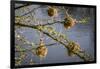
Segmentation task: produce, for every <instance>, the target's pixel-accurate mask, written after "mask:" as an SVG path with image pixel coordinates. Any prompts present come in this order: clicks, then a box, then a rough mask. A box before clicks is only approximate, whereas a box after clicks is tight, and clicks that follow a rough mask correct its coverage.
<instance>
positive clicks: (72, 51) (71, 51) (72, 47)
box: [68, 41, 81, 56]
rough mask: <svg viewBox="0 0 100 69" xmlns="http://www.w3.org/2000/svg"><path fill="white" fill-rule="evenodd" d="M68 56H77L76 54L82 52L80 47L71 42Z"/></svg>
mask: <svg viewBox="0 0 100 69" xmlns="http://www.w3.org/2000/svg"><path fill="white" fill-rule="evenodd" d="M68 48H69V49H68V55H69V56H75V53H77V52H79V51H81V48H80V45H79V44H78V43H76V42H73V41H71V42H69V43H68Z"/></svg>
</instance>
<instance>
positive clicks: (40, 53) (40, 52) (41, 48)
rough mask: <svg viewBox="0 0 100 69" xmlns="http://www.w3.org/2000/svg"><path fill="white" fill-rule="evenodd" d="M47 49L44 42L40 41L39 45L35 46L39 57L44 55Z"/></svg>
mask: <svg viewBox="0 0 100 69" xmlns="http://www.w3.org/2000/svg"><path fill="white" fill-rule="evenodd" d="M47 53H48V49H47V48H46V46H45V44H44V42H42V41H41V42H40V44H39V46H38V47H37V48H36V55H37V56H39V57H40V58H44V57H46V55H47Z"/></svg>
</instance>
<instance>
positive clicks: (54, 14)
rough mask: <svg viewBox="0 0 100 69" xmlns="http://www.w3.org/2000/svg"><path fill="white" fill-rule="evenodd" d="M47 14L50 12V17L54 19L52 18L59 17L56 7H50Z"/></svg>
mask: <svg viewBox="0 0 100 69" xmlns="http://www.w3.org/2000/svg"><path fill="white" fill-rule="evenodd" d="M47 12H48V15H49V16H50V17H52V16H57V13H58V12H57V9H56V8H54V7H49V9H48V10H47Z"/></svg>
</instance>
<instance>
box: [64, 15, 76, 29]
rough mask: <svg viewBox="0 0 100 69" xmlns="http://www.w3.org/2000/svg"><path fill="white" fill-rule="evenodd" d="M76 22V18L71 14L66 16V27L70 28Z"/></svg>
mask: <svg viewBox="0 0 100 69" xmlns="http://www.w3.org/2000/svg"><path fill="white" fill-rule="evenodd" d="M75 24H76V19H73V18H72V17H71V16H69V17H65V19H64V27H65V28H66V29H70V28H71V27H73V26H74V25H75Z"/></svg>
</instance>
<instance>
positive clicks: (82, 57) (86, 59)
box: [15, 24, 92, 61]
mask: <svg viewBox="0 0 100 69" xmlns="http://www.w3.org/2000/svg"><path fill="white" fill-rule="evenodd" d="M15 25H16V26H21V27H28V28H33V29H37V30H39V31H40V32H42V33H44V34H46V35H47V36H49V37H51V38H52V39H53V40H55V41H57V42H59V43H60V44H62V45H63V46H65V47H66V48H67V49H69V47H68V46H67V43H68V41H67V42H64V41H62V40H59V38H58V37H53V36H54V35H51V34H50V33H49V32H45V31H44V30H43V29H38V27H37V26H34V25H33V26H30V25H24V24H15ZM73 53H74V54H76V55H77V56H79V57H80V58H81V59H83V60H84V61H92V58H91V57H90V56H87V55H88V54H87V53H84V52H83V53H81V52H73Z"/></svg>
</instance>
